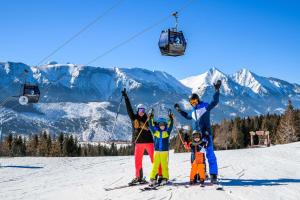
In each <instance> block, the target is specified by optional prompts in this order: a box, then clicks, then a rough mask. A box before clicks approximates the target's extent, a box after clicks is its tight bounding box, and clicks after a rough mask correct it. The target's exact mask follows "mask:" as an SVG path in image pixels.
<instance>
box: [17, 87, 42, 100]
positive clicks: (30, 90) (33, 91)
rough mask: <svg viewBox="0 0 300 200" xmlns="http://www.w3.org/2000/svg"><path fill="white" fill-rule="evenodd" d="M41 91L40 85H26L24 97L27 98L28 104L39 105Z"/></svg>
mask: <svg viewBox="0 0 300 200" xmlns="http://www.w3.org/2000/svg"><path fill="white" fill-rule="evenodd" d="M40 94H41V93H40V89H39V87H38V85H35V84H24V85H23V95H22V96H24V97H27V99H28V103H38V102H39V99H40Z"/></svg>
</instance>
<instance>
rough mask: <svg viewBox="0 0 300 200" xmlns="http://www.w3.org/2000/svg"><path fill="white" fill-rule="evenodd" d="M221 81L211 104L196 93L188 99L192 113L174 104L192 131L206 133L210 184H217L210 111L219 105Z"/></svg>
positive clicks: (217, 84)
mask: <svg viewBox="0 0 300 200" xmlns="http://www.w3.org/2000/svg"><path fill="white" fill-rule="evenodd" d="M221 84H222V83H221V81H220V80H218V81H217V83H216V84H214V87H215V94H214V96H213V100H212V102H211V103H206V102H203V101H200V98H199V96H198V95H197V94H196V93H193V94H192V95H191V96H190V97H189V102H190V104H191V106H192V107H193V109H192V111H191V112H189V113H187V112H186V111H183V110H181V108H180V106H179V105H178V104H175V105H174V107H175V109H176V110H177V111H178V112H179V113H180V114H181V115H182V116H183V117H184V118H186V119H188V120H192V121H193V124H192V127H193V130H197V131H200V132H201V133H205V132H208V133H209V137H208V140H209V141H208V145H207V149H206V157H207V160H208V163H209V173H210V177H211V182H212V183H214V184H215V183H217V182H218V180H217V177H218V163H217V158H216V156H215V153H214V146H213V138H212V130H211V124H210V111H211V110H212V109H213V108H214V107H215V106H216V105H217V104H218V103H219V96H220V87H221Z"/></svg>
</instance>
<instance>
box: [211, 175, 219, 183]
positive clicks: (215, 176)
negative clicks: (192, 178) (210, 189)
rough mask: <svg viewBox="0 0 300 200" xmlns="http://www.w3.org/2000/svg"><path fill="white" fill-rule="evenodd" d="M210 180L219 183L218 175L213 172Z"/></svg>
mask: <svg viewBox="0 0 300 200" xmlns="http://www.w3.org/2000/svg"><path fill="white" fill-rule="evenodd" d="M210 182H211V183H212V184H218V176H217V175H216V174H211V175H210Z"/></svg>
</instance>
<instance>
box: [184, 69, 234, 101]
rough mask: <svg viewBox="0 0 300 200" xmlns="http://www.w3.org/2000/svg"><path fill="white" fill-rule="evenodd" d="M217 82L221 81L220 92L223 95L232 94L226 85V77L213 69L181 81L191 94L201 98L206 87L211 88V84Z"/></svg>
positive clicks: (227, 84)
mask: <svg viewBox="0 0 300 200" xmlns="http://www.w3.org/2000/svg"><path fill="white" fill-rule="evenodd" d="M218 80H221V81H222V83H223V84H222V90H223V92H224V93H226V94H229V93H232V89H231V88H230V86H229V83H228V81H229V80H228V77H227V75H226V74H224V73H223V72H222V71H221V70H219V69H217V68H215V67H213V68H211V69H209V70H208V71H206V72H204V73H203V74H200V75H197V76H191V77H188V78H186V79H183V80H181V83H183V84H184V85H185V86H187V87H189V88H192V92H196V93H198V94H200V95H201V96H202V95H203V94H204V91H205V90H206V88H208V87H213V84H214V83H216V82H217V81H218Z"/></svg>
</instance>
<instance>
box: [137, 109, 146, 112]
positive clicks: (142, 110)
mask: <svg viewBox="0 0 300 200" xmlns="http://www.w3.org/2000/svg"><path fill="white" fill-rule="evenodd" d="M138 112H142V113H145V112H146V109H145V108H139V109H138Z"/></svg>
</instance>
